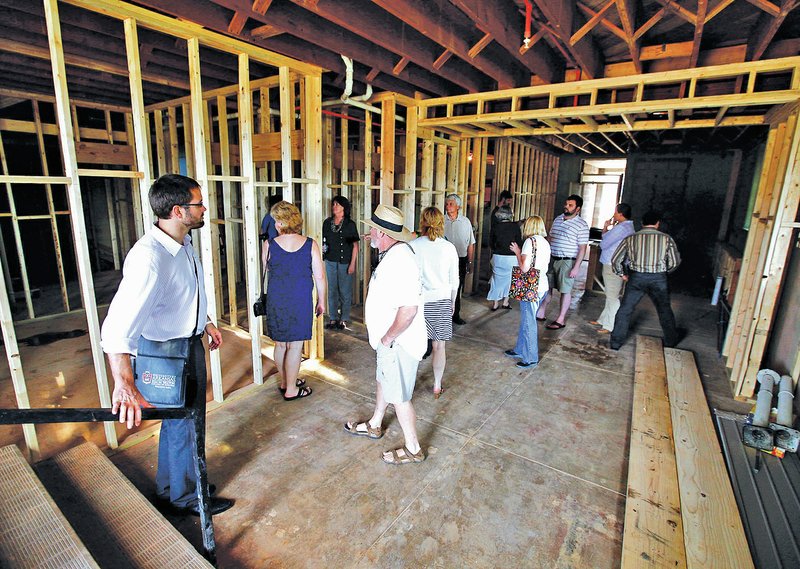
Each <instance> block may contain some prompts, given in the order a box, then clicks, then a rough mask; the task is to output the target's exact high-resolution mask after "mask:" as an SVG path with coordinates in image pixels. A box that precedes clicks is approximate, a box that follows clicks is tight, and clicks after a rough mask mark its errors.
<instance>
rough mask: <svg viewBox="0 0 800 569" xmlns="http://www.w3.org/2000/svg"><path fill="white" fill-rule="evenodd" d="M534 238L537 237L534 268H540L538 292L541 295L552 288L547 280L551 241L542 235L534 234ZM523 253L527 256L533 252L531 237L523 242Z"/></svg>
mask: <svg viewBox="0 0 800 569" xmlns="http://www.w3.org/2000/svg"><path fill="white" fill-rule="evenodd" d="M532 239H536V259H535V261H534V263H533V268H534V269H539V288H538V290H537V292H538V293H539V296H541V295H543V294H544V293H546V292H547V289H548V288H550V285H549V283H548V282H547V267H548V265H550V243H548V242H547V239H545V238H544V237H542V236H541V235H534V236H533V238H532ZM522 254H523V255H525V256H530V255H532V254H533V243H532V242H531V239H526V240H525V243H523V244H522Z"/></svg>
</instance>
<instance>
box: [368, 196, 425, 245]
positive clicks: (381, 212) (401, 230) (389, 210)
mask: <svg viewBox="0 0 800 569" xmlns="http://www.w3.org/2000/svg"><path fill="white" fill-rule="evenodd" d="M361 223H363V224H365V225H369V226H370V227H374V228H375V229H377V230H378V231H382V232H383V233H385V234H386V235H388V236H389V237H391V238H393V239H395V240H397V241H411V239H413V238H414V234H413V233H411V232H410V231H409V230H408V229H406V228H405V227H403V212H402V211H400V210H399V209H397V208H396V207H392V206H390V205H383V204H380V205H379V206H378V207H377V208H375V213H373V214H372V218H371V219H363V220H361Z"/></svg>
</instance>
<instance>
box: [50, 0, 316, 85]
mask: <svg viewBox="0 0 800 569" xmlns="http://www.w3.org/2000/svg"><path fill="white" fill-rule="evenodd" d="M63 1H64V2H65V3H67V4H71V5H73V6H77V7H79V8H84V9H86V10H90V11H92V12H97V13H99V14H103V15H105V16H109V17H111V18H115V19H117V20H124V19H126V18H133V19H134V20H136V22H137V23H138V25H140V26H143V27H145V28H148V29H152V30H156V31H158V32H161V33H165V34H168V35H172V36H176V37H180V38H183V39H190V38H197V39H198V41H199V42H200V43H201V44H202V45H205V46H208V47H212V48H215V49H219V50H222V51H232V52H236V53H244V54H247V56H248V57H250V58H251V59H252V60H254V61H258V62H261V63H265V64H267V65H272V66H276V67H281V66H285V67H288V68H289V69H291V70H293V71H296V72H298V73H302V74H304V75H318V74H320V73H321V72H322V70H321V69H320V68H319V67H317V66H316V65H311V64H308V63H303V62H301V61H297V60H295V59H292V58H290V57H286V56H284V55H280V54H278V53H272V52H269V51H267V50H264V49H261V48H259V47H256V46H254V45H252V44H249V43H247V42H243V41H241V40H237V39H233V38H230V37H226V36H223V35H220V34H218V33H215V32H213V31H210V30H207V29H206V28H204V27H203V26H201V25H199V24H195V23H193V22H187V21H185V20H176V19H175V18H171V17H169V16H165V15H163V14H160V13H157V12H153V11H152V10H147V9H145V8H140V7H139V6H134V5H133V4H128V3H127V2H121V1H119V0H63ZM170 3H171V4H179V2H177V1H172V2H170ZM148 4H149V3H148ZM265 23H268V22H265ZM223 29H224V30H227V23H226V24H225V26H224V28H223Z"/></svg>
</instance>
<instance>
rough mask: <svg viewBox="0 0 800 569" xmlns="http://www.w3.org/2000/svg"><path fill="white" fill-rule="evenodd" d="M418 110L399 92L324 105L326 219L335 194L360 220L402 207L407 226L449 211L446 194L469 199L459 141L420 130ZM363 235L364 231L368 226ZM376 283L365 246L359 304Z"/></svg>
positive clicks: (357, 292)
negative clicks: (425, 214)
mask: <svg viewBox="0 0 800 569" xmlns="http://www.w3.org/2000/svg"><path fill="white" fill-rule="evenodd" d="M417 112H418V110H417V106H416V100H414V99H410V98H408V97H405V96H403V95H399V94H396V93H381V94H379V95H376V96H374V97H372V98H371V99H370V100H369V101H368V102H367V103H362V102H358V104H357V105H356V104H353V103H349V104H345V103H340V102H337V101H330V102H327V103H325V107H324V110H323V113H322V123H323V139H322V145H323V180H324V187H325V190H324V193H323V214H322V215H323V218H325V217H328V216H330V215H331V212H330V203H331V199H332V198H333V196H336V195H342V196H344V197H346V198H348V199H349V200H350V202H351V203H352V206H353V211H352V218H353V219H354V220H356V221H357V222H358V220H361V219H364V218H366V217H369V216H370V215H371V214H372V212H373V211H374V210H375V208H376V207H377V206H378V204H381V203H384V204H387V205H393V206H395V207H398V208H399V209H401V210H402V211H403V213H404V217H405V221H404V223H405V226H406V227H408V228H410V229H417V228H418V222H419V217H420V212H421V211H422V210H423V209H424V208H426V207H428V206H431V205H432V206H436V207H438V208H439V209H441V210H442V211H444V197H445V195H446V194H448V193H451V192H458V191H461V194H462V195H464V191H463V188H462V189H460V186H459V184H458V180H459V173H460V172H459V170H458V164H459V158H460V154H459V148H460V147H459V138H458V137H455V136H452V135H451V134H444V135H442V134H440V133H434V132H433V131H432V130H430V129H417V128H416V118H417ZM462 175H463V173H462ZM473 207H475V205H474V204H473ZM477 216H478V214H477V213H475V217H476V219H477ZM359 231H362V232H365V230H364V227H363V226H359ZM362 245H364V244H363V243H362ZM369 278H370V249H369V247H367V246H362V247H360V249H359V262H358V275H357V278H356V280H355V282H354V287H353V301H354V303H356V304H359V303H362V302H363V300H364V295H365V294H366V288H367V284H368V283H369Z"/></svg>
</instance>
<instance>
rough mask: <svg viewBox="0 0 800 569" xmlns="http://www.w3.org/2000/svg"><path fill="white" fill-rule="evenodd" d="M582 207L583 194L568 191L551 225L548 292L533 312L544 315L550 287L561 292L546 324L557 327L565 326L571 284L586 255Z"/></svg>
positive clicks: (573, 282) (541, 318)
mask: <svg viewBox="0 0 800 569" xmlns="http://www.w3.org/2000/svg"><path fill="white" fill-rule="evenodd" d="M581 207H583V198H582V197H580V196H578V195H571V196H569V197H568V198H567V200H566V201H565V202H564V213H562V214H561V215H559V216H558V217H557V218H555V219H554V220H553V226H552V227H551V228H550V235H549V236H548V237H547V240H548V241H550V250H551V255H550V268H549V269H548V270H547V282H549V283H550V294H548V295H546V296H545V297H544V300H543V301H542V305H541V306H540V307H539V310H538V312H537V313H536V320H538V321H539V322H542V321H543V320H544V319H545V312H546V311H547V305H548V304H550V299H551V298H552V296H553V291H555V290H558V292H559V293H561V306H560V310H559V312H558V316H557V317H556V319H555V320H553V321H552V322H550V324H548V325H547V326H545V328H547V329H548V330H558V329H560V328H563V327H564V320H565V319H566V318H567V311H568V310H569V305H570V302H571V301H572V286H573V285H574V284H575V277H577V276H578V271H579V270H580V268H581V263H582V262H583V258H584V257H585V256H586V247H587V246H588V245H589V225H588V224H587V223H586V221H584V219H583V218H582V217H581V216H580V213H581Z"/></svg>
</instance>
